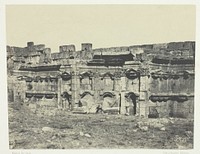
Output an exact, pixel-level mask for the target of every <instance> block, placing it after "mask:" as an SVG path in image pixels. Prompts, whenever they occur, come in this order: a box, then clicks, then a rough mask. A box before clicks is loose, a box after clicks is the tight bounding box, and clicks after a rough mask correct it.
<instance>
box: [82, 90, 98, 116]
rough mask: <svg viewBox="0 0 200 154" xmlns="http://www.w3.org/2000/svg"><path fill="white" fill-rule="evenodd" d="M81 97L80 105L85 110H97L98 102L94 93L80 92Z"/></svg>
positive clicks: (89, 111) (88, 111)
mask: <svg viewBox="0 0 200 154" xmlns="http://www.w3.org/2000/svg"><path fill="white" fill-rule="evenodd" d="M80 96H81V99H80V101H79V107H81V108H83V110H84V111H85V112H87V113H95V112H96V107H97V106H96V104H95V99H94V95H93V94H92V93H90V92H88V91H86V92H83V93H82V94H80Z"/></svg>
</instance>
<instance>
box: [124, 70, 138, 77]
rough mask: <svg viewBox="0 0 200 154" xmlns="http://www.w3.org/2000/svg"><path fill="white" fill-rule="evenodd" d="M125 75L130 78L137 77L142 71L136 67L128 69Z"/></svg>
mask: <svg viewBox="0 0 200 154" xmlns="http://www.w3.org/2000/svg"><path fill="white" fill-rule="evenodd" d="M125 75H126V77H127V78H128V79H136V78H138V77H139V76H140V73H139V72H138V71H136V70H134V69H127V70H126V71H125Z"/></svg>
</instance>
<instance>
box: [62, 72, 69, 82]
mask: <svg viewBox="0 0 200 154" xmlns="http://www.w3.org/2000/svg"><path fill="white" fill-rule="evenodd" d="M60 76H61V78H62V80H64V81H68V80H70V79H71V74H70V73H68V72H63V73H62V74H61V75H60Z"/></svg>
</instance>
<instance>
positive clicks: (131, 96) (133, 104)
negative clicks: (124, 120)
mask: <svg viewBox="0 0 200 154" xmlns="http://www.w3.org/2000/svg"><path fill="white" fill-rule="evenodd" d="M138 97H139V95H136V94H135V93H133V92H128V93H126V94H125V101H126V103H127V105H128V106H129V109H128V110H129V111H128V112H129V114H130V115H135V114H136V113H137V108H138V106H137V101H138Z"/></svg>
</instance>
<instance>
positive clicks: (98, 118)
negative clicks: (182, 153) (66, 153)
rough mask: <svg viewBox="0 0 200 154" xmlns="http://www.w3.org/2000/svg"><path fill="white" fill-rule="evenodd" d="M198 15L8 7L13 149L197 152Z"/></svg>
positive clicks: (175, 10) (180, 10)
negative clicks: (195, 127) (195, 130)
mask: <svg viewBox="0 0 200 154" xmlns="http://www.w3.org/2000/svg"><path fill="white" fill-rule="evenodd" d="M195 11H196V7H195V5H136V4H129V5H128V4H126V5H125V4H124V5H123V4H119V5H114V4H112V5H108V4H106V5H105V4H104V5H80V4H79V5H70V4H65V5H6V45H7V47H6V50H7V51H6V62H7V106H8V133H9V149H10V150H12V149H63V150H64V149H65V150H67V149H165V150H167V149H174V150H191V149H193V148H194V118H195V116H194V109H195V107H194V106H195V103H196V102H195V101H194V100H195V99H194V98H195V93H194V88H195V54H196V48H195V44H196V42H195V29H196V12H195Z"/></svg>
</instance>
